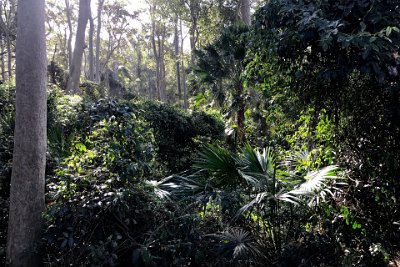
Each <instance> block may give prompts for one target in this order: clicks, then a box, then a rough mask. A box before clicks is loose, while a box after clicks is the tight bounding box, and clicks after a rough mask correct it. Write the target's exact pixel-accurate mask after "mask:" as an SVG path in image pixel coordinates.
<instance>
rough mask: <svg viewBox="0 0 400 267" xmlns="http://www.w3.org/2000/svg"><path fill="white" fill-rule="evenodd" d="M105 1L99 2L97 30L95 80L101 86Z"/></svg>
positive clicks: (100, 0)
mask: <svg viewBox="0 0 400 267" xmlns="http://www.w3.org/2000/svg"><path fill="white" fill-rule="evenodd" d="M104 1H105V0H99V1H98V6H97V30H96V58H95V67H96V70H95V80H96V82H97V83H98V84H100V82H101V79H100V69H101V64H100V49H101V47H100V40H101V39H100V33H101V12H102V11H103V4H104Z"/></svg>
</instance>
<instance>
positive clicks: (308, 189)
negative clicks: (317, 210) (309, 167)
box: [287, 165, 339, 206]
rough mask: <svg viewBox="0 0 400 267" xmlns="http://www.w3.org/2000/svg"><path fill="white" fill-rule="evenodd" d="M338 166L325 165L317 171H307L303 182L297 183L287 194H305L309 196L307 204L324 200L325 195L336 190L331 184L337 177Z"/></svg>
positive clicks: (331, 193)
mask: <svg viewBox="0 0 400 267" xmlns="http://www.w3.org/2000/svg"><path fill="white" fill-rule="evenodd" d="M338 169H339V167H338V166H336V165H332V166H327V167H325V168H323V169H321V170H318V171H312V172H309V173H308V174H307V175H306V176H305V178H304V179H305V182H303V183H301V184H300V185H298V186H297V187H296V188H295V189H293V190H291V191H290V192H288V193H287V194H289V195H292V196H299V197H300V196H306V197H309V198H310V200H309V203H308V204H309V205H310V206H311V205H314V204H316V205H318V204H319V203H320V201H322V200H325V199H326V196H328V195H331V196H333V192H332V190H336V189H335V187H332V186H331V184H332V182H333V181H335V180H336V179H337V178H338V177H337V175H336V172H337V171H338Z"/></svg>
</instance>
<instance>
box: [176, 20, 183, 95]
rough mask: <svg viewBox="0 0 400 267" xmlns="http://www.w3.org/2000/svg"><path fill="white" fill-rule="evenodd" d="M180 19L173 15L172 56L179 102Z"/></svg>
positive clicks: (180, 88)
mask: <svg viewBox="0 0 400 267" xmlns="http://www.w3.org/2000/svg"><path fill="white" fill-rule="evenodd" d="M179 21H180V19H179V17H178V14H176V15H175V21H174V48H175V50H174V56H175V70H176V85H177V87H178V97H179V101H181V100H182V87H181V62H180V49H179V45H180V42H179V37H180V36H179V30H178V23H179Z"/></svg>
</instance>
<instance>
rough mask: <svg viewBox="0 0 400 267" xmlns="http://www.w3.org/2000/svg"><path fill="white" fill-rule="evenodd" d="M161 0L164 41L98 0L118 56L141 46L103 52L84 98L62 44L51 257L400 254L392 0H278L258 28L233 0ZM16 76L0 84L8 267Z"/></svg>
mask: <svg viewBox="0 0 400 267" xmlns="http://www.w3.org/2000/svg"><path fill="white" fill-rule="evenodd" d="M241 2H242V1H240V3H241ZM149 3H151V7H150V12H151V14H152V17H151V20H152V21H151V22H152V23H151V24H148V25H147V26H146V25H145V26H146V27H147V28H146V27H144V31H150V32H151V35H152V36H153V38H154V40H151V38H152V37H151V36H150V37H149V36H147V35H146V36H145V35H143V36H142V35H140V34H137V33H136V32H131V33H129V34H127V35H126V37H127V38H122V36H123V32H124V31H123V30H124V29H125V28H123V27H124V25H125V23H127V22H128V20H129V19H128V18H130V19H132V18H136V16H137V14H136V13H135V14H130V13H129V12H127V11H126V10H125V6H124V5H112V4H110V5H106V6H105V7H104V10H106V11H107V12H106V18H107V19H109V21H107V22H106V24H105V25H106V26H105V27H106V28H107V31H109V32H113V33H114V35H113V38H116V39H115V40H118V38H117V37H121V38H120V39H119V40H120V41H121V42H122V43H121V44H120V43H118V47H115V49H116V50H118V51H120V50H119V49H122V48H121V46H123V45H122V44H124V42H126V40H128V39H129V38H131V37H132V36H131V35H135V38H132V40H131V42H132V44H133V46H134V47H135V49H137V51H135V53H134V54H132V53H128V52H127V50H124V51H125V52H126V53H127V54H126V55H125V54H121V55H112V53H110V54H107V55H103V54H102V55H101V57H104V56H106V59H107V61H106V64H105V66H104V70H102V73H101V77H100V81H96V80H93V79H92V78H93V77H91V79H87V80H85V81H84V82H83V83H82V84H81V85H80V88H79V90H80V92H79V94H76V95H72V94H68V93H66V92H65V86H66V82H67V80H68V73H67V71H65V70H64V69H65V68H66V65H68V64H67V63H68V62H64V61H65V60H64V61H63V60H60V58H61V59H62V58H66V57H65V55H63V54H61V52H57V51H55V52H54V56H53V61H51V62H50V65H49V69H48V70H49V78H50V79H49V80H50V82H49V88H48V129H47V132H48V151H47V167H46V207H47V209H46V213H45V214H44V218H45V227H44V229H43V235H42V244H41V245H42V246H43V250H41V254H42V255H41V256H42V259H43V262H44V263H45V264H46V265H47V266H129V265H134V266H188V265H192V266H387V265H388V264H389V263H390V262H392V264H399V263H398V262H399V255H400V206H399V201H400V200H399V192H400V183H399V178H400V153H399V152H400V81H399V77H400V75H399V65H400V55H399V49H400V30H399V28H398V27H399V26H398V25H399V23H400V7H399V4H398V1H392V0H382V1H376V0H375V1H374V0H352V1H344V0H340V1H333V0H319V1H295V0H270V1H265V2H263V3H262V4H260V6H259V7H258V8H256V10H255V13H254V16H253V17H252V25H244V24H243V21H239V20H238V18H237V16H236V15H237V13H235V12H236V11H237V10H236V9H237V8H238V3H237V1H197V0H196V1H183V2H182V1H156V0H152V1H150V2H149ZM56 8H58V6H57V5H56V4H55V3H53V6H51V8H50V9H51V10H53V9H56ZM235 8H236V9H235ZM112 10H114V11H115V12H117V11H118V12H120V14H122V15H123V17H121V18H117V17H114V16H113V14H112V13H113V12H111V11H112ZM118 12H117V13H118ZM168 12H172V13H173V15H174V18H173V19H171V18H170V17H168V14H167V13H168ZM184 12H186V13H187V14H186V15H184V14H183V13H184ZM50 15H52V14H50ZM53 15H54V14H53ZM178 15H179V16H178ZM178 17H179V18H178ZM168 18H169V19H168ZM107 19H106V20H107ZM179 19H180V20H184V22H185V23H187V25H189V28H188V31H189V39H190V40H189V41H190V43H191V49H192V54H191V55H190V57H189V55H186V54H185V53H184V51H183V49H182V47H179V45H178V46H177V47H172V46H170V47H169V46H166V47H162V46H163V45H165V42H166V40H164V39H163V38H167V36H169V35H171V36H172V32H173V31H174V35H175V37H174V45H175V44H177V42H178V41H179V37H177V36H178V35H179V34H178V33H179V30H178V21H179ZM181 22H182V21H181ZM119 23H121V24H119ZM168 25H169V27H167V26H168ZM118 27H120V28H118ZM125 27H128V25H126V26H125ZM167 33H168V34H167ZM157 34H158V39H157V38H155V37H156V35H157ZM181 34H182V33H181ZM65 38H66V37H65ZM180 38H183V37H182V36H181V37H180ZM177 40H178V41H177ZM103 41H104V40H103ZM152 41H153V43H152V44H151V45H149V43H150V42H152ZM156 42H158V43H156ZM163 42H164V43H163ZM182 44H183V41H182V43H181V45H182ZM92 45H93V44H92ZM102 45H104V44H102ZM110 45H111V46H110V47H109V48H110V49H112V48H113V46H112V43H111V44H110ZM147 46H149V47H151V48H153V49H152V51H151V52H150V53H147V52H148V51H147V50H146V53H144V51H145V50H144V49H145V48H146V47H147ZM152 46H157V47H158V49H165V51H164V52H163V53H164V55H162V56H161V55H160V54H158V55H157V53H160V51H158V52H157V49H154V47H152ZM173 48H176V50H175V49H173ZM146 49H147V48H146ZM179 49H181V50H180V51H178V50H179ZM116 50H115V51H116ZM173 51H174V52H173ZM112 52H114V50H112ZM174 53H175V54H174ZM172 54H174V55H172ZM178 54H179V55H178ZM125 56H126V58H122V57H125ZM153 57H154V59H155V62H154V65H156V66H153V65H152V64H150V63H149V59H150V58H153ZM173 57H175V58H173ZM108 60H110V62H111V61H112V62H113V64H114V66H113V67H114V70H111V64H110V62H109V61H108ZM60 61H63V62H62V63H60ZM66 61H68V60H66ZM128 61H132V62H133V61H137V64H136V63H135V64H136V65H135V64H133V63H132V62H128ZM189 62H190V64H188V63H189ZM119 64H125V65H119ZM163 64H164V65H163ZM180 64H181V65H180ZM185 65H186V67H185ZM188 66H189V67H188ZM106 67H107V68H108V69H107V68H106ZM180 67H182V69H181V70H180ZM173 68H176V74H178V75H177V77H176V81H175V80H174V79H175V77H173V75H171V73H172V72H171V70H172V69H173ZM132 69H134V72H135V73H134V74H132V73H131V72H132V71H131V70H132ZM163 71H164V72H163ZM168 73H169V74H168ZM180 75H181V76H180ZM186 75H187V76H188V80H187V81H188V82H187V83H186V81H185V79H186ZM181 78H182V80H183V81H180V79H181ZM135 79H136V80H135ZM163 86H164V87H165V88H164V89H165V90H166V92H164V93H166V98H165V99H161V93H162V92H161V91H160V88H161V87H163ZM14 87H15V86H14V85H13V82H12V81H10V82H7V83H4V84H1V85H0V225H1V228H0V264H1V263H3V262H4V260H5V244H6V225H7V220H8V218H7V214H8V196H9V185H10V176H11V167H12V164H11V161H12V156H13V153H12V150H13V129H14V113H15V108H14V97H15V96H14V94H15V93H14V91H15V88H14ZM175 87H176V88H175ZM161 89H162V88H161ZM175 89H177V92H175V91H174V90H175ZM157 90H158V91H157ZM157 94H158V98H159V99H161V100H165V102H169V103H174V105H171V104H166V103H163V102H160V101H155V100H154V99H155V98H156V96H157ZM183 95H184V96H183ZM190 97H191V98H190ZM180 107H184V109H180Z"/></svg>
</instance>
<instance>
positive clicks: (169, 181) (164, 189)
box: [146, 174, 207, 199]
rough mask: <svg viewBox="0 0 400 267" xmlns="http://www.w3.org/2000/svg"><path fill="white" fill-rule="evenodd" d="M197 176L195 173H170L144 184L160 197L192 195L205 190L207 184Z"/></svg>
mask: <svg viewBox="0 0 400 267" xmlns="http://www.w3.org/2000/svg"><path fill="white" fill-rule="evenodd" d="M197 178H199V176H198V175H197V174H192V175H188V176H184V175H171V176H168V177H166V178H164V179H162V180H160V181H146V184H147V185H149V186H151V187H153V189H154V193H155V194H156V195H158V196H159V197H160V198H167V199H170V198H171V196H177V197H184V196H192V195H195V194H197V193H200V192H202V191H204V190H206V189H207V184H204V183H202V181H201V180H200V179H197Z"/></svg>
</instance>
